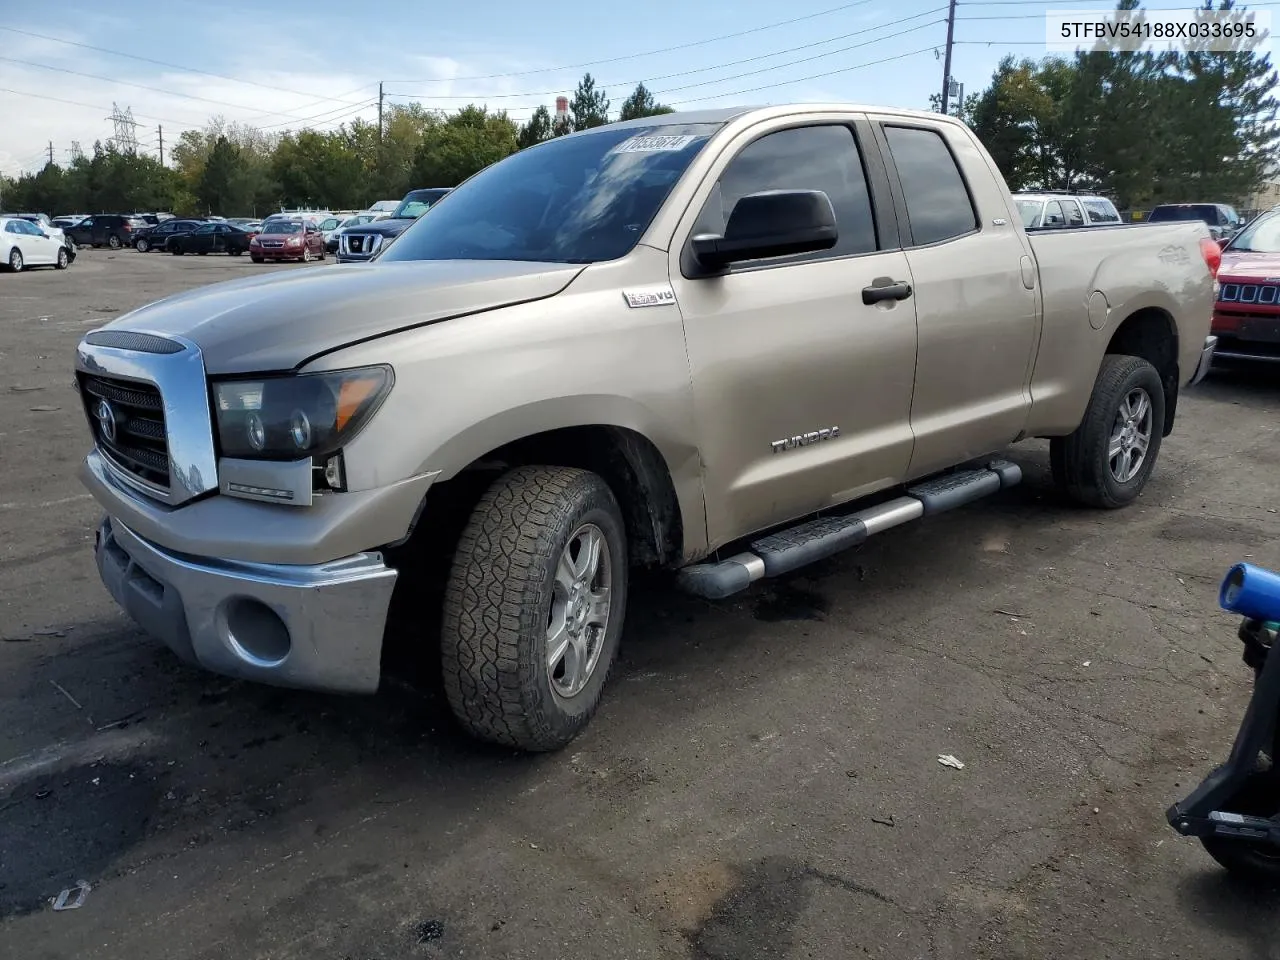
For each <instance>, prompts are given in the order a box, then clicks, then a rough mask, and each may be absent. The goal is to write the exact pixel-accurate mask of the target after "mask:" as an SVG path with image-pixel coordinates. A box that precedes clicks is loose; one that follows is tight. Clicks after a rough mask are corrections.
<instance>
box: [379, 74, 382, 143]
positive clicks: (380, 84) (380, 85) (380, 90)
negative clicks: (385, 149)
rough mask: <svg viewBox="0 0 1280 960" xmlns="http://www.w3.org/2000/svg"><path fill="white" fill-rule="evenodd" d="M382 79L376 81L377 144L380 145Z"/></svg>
mask: <svg viewBox="0 0 1280 960" xmlns="http://www.w3.org/2000/svg"><path fill="white" fill-rule="evenodd" d="M382 96H383V95H382V81H381V80H379V81H378V146H382Z"/></svg>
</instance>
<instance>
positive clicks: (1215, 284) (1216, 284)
mask: <svg viewBox="0 0 1280 960" xmlns="http://www.w3.org/2000/svg"><path fill="white" fill-rule="evenodd" d="M1221 292H1222V284H1220V283H1219V282H1218V281H1217V280H1214V281H1213V299H1214V300H1217V299H1218V294H1219V293H1221Z"/></svg>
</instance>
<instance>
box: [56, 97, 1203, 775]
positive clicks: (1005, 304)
mask: <svg viewBox="0 0 1280 960" xmlns="http://www.w3.org/2000/svg"><path fill="white" fill-rule="evenodd" d="M1220 256H1221V254H1220V251H1219V248H1218V246H1217V244H1215V243H1213V242H1212V241H1211V240H1210V239H1209V236H1208V229H1207V227H1206V226H1205V225H1204V224H1203V223H1199V222H1195V223H1174V224H1168V225H1161V226H1145V225H1142V226H1131V225H1123V224H1121V225H1116V226H1113V227H1089V228H1084V229H1080V230H1072V229H1070V228H1067V229H1060V230H1052V231H1046V232H1044V233H1036V234H1033V235H1028V233H1027V232H1026V231H1025V230H1024V229H1023V226H1022V221H1021V218H1020V217H1019V214H1018V210H1017V207H1016V206H1015V204H1014V201H1013V198H1012V196H1011V194H1010V192H1009V190H1008V188H1007V187H1006V185H1005V183H1004V181H1003V179H1002V178H1001V176H1000V174H999V172H998V171H997V169H996V167H995V165H994V163H993V162H992V160H991V158H990V156H989V155H988V154H987V152H986V151H985V150H984V149H983V147H982V145H981V144H980V143H979V142H978V140H977V139H976V138H975V137H974V135H973V133H972V132H971V131H970V130H969V129H968V128H967V127H966V126H964V125H963V124H962V123H960V122H959V121H957V120H954V119H952V118H950V117H945V116H939V115H937V114H932V113H920V112H912V111H902V110H894V109H885V108H876V107H862V106H850V105H843V104H804V105H792V106H775V107H767V108H757V109H747V108H739V109H726V110H712V111H703V112H691V113H683V114H681V113H676V114H670V115H666V116H661V117H650V118H644V119H641V120H635V121H628V122H623V123H615V124H610V125H607V126H602V127H597V128H594V129H591V130H588V131H582V132H580V133H575V134H572V135H569V136H565V137H560V138H556V139H554V140H551V141H548V142H546V143H543V144H539V145H537V146H534V147H531V148H529V149H526V150H522V151H520V152H519V153H516V154H514V155H513V156H511V157H509V158H507V159H505V160H503V161H501V162H499V163H497V164H494V165H492V166H490V167H488V168H486V169H485V170H483V171H481V172H480V173H478V174H476V175H475V176H473V177H472V178H471V179H469V180H467V181H466V182H464V183H463V184H462V185H461V186H459V187H458V188H456V189H455V190H454V191H453V192H452V193H451V194H450V196H449V198H448V202H447V203H441V204H439V205H438V206H436V207H434V208H433V209H432V212H431V214H430V216H425V217H421V218H419V219H417V220H416V221H414V222H413V223H412V224H411V225H408V227H407V229H406V230H405V231H404V232H403V234H401V235H400V236H399V237H398V239H397V240H396V241H395V243H394V244H391V245H389V246H387V247H385V248H384V249H383V250H382V251H381V252H380V254H379V255H378V256H377V258H376V259H375V260H374V261H373V262H370V263H364V264H353V265H350V266H348V267H342V268H337V269H332V270H319V271H303V272H289V273H283V274H274V275H270V276H258V277H252V278H248V279H243V280H236V281H231V282H227V283H220V284H215V285H212V286H209V287H205V288H202V289H196V290H192V291H189V292H187V293H183V294H180V295H178V296H174V297H170V298H168V299H166V300H161V301H159V302H157V303H153V304H150V305H147V306H144V307H142V308H140V309H138V310H135V311H133V312H131V313H128V314H126V315H124V316H122V317H120V318H118V319H117V320H115V321H114V322H112V323H110V324H108V325H106V326H105V327H102V328H100V329H98V330H95V331H93V332H91V333H89V334H87V335H86V336H85V337H84V338H83V340H82V341H81V343H80V345H79V347H78V350H77V355H76V372H77V373H76V375H77V380H78V384H79V388H80V392H81V397H82V400H83V405H84V410H85V414H86V419H87V423H88V426H89V429H90V431H91V433H92V437H93V441H94V446H93V449H92V450H91V452H90V453H89V454H88V456H87V458H86V459H85V461H84V463H83V466H82V470H81V477H82V479H83V481H84V483H85V484H86V485H87V487H88V489H89V490H90V491H91V492H92V494H93V496H94V497H95V498H96V499H97V501H98V503H99V504H100V505H101V506H102V508H103V509H104V511H105V516H104V517H103V519H102V521H101V524H100V526H99V528H98V531H97V538H96V548H95V553H96V557H97V563H98V567H99V570H100V573H101V576H102V579H103V582H104V583H105V584H106V586H107V588H108V590H109V591H110V593H111V594H112V596H113V597H114V598H115V599H116V601H117V602H118V603H119V604H120V605H121V606H122V607H123V608H124V609H125V610H126V611H128V613H129V614H130V615H132V617H133V618H134V619H135V620H136V621H137V622H138V623H139V624H141V625H142V626H143V627H144V628H145V630H146V631H147V632H149V633H151V634H152V635H154V636H156V637H158V638H160V639H162V640H163V641H164V642H166V643H167V644H168V645H169V646H170V647H171V648H172V649H173V650H174V651H175V652H176V653H178V654H179V655H180V656H181V657H183V658H184V659H186V660H188V661H189V662H191V663H193V664H197V665H199V666H202V667H204V668H206V669H209V670H213V671H217V672H219V673H223V674H227V675H231V676H236V677H241V678H246V679H249V680H256V681H261V682H265V683H271V684H278V685H284V686H295V687H305V688H312V689H320V690H329V691H343V692H351V693H371V692H373V691H375V690H377V689H378V686H379V683H380V681H381V679H382V677H383V676H384V674H385V672H386V670H385V666H386V662H387V656H388V654H389V652H390V651H391V650H392V649H395V648H396V646H397V644H401V643H404V644H408V645H409V647H410V649H412V650H414V651H416V652H417V653H418V654H420V655H424V656H431V657H436V658H438V659H439V663H440V664H441V667H442V676H443V686H444V692H445V694H446V696H447V698H448V701H449V703H450V705H451V706H452V708H453V711H454V713H455V715H456V716H457V718H458V720H459V722H460V723H461V725H462V726H463V727H464V728H465V729H466V730H467V731H469V732H470V733H471V734H473V735H475V736H477V737H480V738H483V739H487V740H491V741H496V742H499V743H502V744H507V745H509V746H513V747H516V748H520V749H525V750H535V751H536V750H550V749H556V748H559V747H562V746H564V745H565V744H567V743H568V742H570V741H571V740H572V739H573V738H574V737H575V736H577V734H578V733H579V732H581V730H582V729H583V728H584V727H585V726H586V724H587V723H588V721H589V720H590V718H591V717H592V715H593V714H594V713H595V711H596V709H597V706H598V704H599V702H600V698H601V695H602V691H603V689H604V686H605V682H606V678H607V677H608V674H609V671H610V667H611V666H612V664H613V663H614V661H615V658H616V656H617V652H618V647H619V642H620V640H621V635H622V628H623V621H624V617H625V613H626V606H627V590H628V583H629V577H630V571H632V570H633V569H635V568H637V567H655V568H664V569H668V570H670V571H672V572H674V574H675V581H676V583H677V584H678V585H680V586H681V587H683V588H684V589H686V590H689V591H691V592H693V593H695V594H698V595H701V596H703V597H707V598H713V599H714V598H720V597H725V596H729V595H732V594H733V593H735V592H737V591H740V590H745V589H748V588H749V587H750V585H751V584H752V583H753V582H754V581H756V580H759V579H760V578H763V577H774V576H779V575H782V574H785V573H787V572H789V571H791V570H795V569H797V568H799V567H802V566H803V565H805V564H807V563H810V562H813V561H815V560H818V559H821V558H823V557H827V556H830V555H832V554H833V553H835V552H837V551H839V550H844V549H847V548H849V547H853V546H855V545H857V544H859V543H861V542H863V541H865V540H866V539H867V538H868V537H870V536H875V535H879V534H881V533H883V532H885V531H887V530H889V529H891V528H893V527H895V526H897V525H899V524H903V523H907V522H911V521H914V520H916V519H918V518H922V517H928V516H930V515H932V514H935V513H938V512H939V511H943V510H947V509H950V508H953V507H957V506H960V505H961V504H964V503H967V502H970V501H972V500H974V499H976V498H978V497H981V496H985V495H989V494H995V493H998V491H1000V490H1002V489H1004V488H1007V487H1008V486H1010V485H1012V484H1015V483H1017V482H1019V480H1020V478H1021V472H1020V469H1019V468H1018V466H1017V465H1016V464H1015V463H1012V462H1010V461H1008V460H1006V459H1004V458H1003V456H1002V452H1003V451H1004V450H1005V448H1007V447H1008V446H1009V445H1010V444H1012V443H1015V442H1017V441H1019V440H1023V439H1026V438H1049V440H1050V454H1051V460H1052V467H1053V477H1054V479H1055V480H1056V482H1057V484H1058V485H1059V486H1060V487H1061V489H1062V490H1063V491H1064V492H1065V494H1066V495H1067V496H1069V497H1071V498H1073V499H1074V500H1076V501H1078V502H1079V503H1081V504H1085V505H1088V506H1090V507H1093V508H1117V507H1122V506H1124V505H1126V504H1128V503H1130V502H1132V501H1133V500H1134V499H1135V498H1137V497H1138V496H1139V495H1140V493H1141V492H1142V490H1143V488H1144V486H1145V485H1146V483H1147V481H1148V478H1149V477H1150V476H1151V473H1152V470H1153V469H1154V467H1155V464H1156V459H1157V456H1158V454H1159V451H1160V446H1161V440H1162V438H1164V437H1165V436H1167V435H1168V434H1169V433H1170V432H1171V431H1172V429H1173V427H1174V422H1175V413H1176V409H1177V403H1178V398H1179V395H1180V391H1182V390H1183V389H1184V388H1186V387H1188V386H1189V385H1191V384H1193V383H1195V382H1197V381H1198V379H1199V378H1200V377H1202V376H1203V375H1204V372H1205V370H1206V369H1207V367H1208V365H1209V363H1210V361H1211V358H1212V355H1213V349H1214V343H1215V341H1214V338H1213V337H1212V336H1210V332H1209V323H1210V314H1211V310H1212V285H1213V272H1214V270H1215V269H1216V268H1217V264H1218V262H1219V259H1220ZM391 624H395V628H394V629H392V627H391V626H390V625H391Z"/></svg>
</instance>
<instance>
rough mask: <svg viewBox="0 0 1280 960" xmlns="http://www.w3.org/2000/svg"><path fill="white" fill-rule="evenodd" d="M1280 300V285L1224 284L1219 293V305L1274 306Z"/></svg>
mask: <svg viewBox="0 0 1280 960" xmlns="http://www.w3.org/2000/svg"><path fill="white" fill-rule="evenodd" d="M1278 298H1280V284H1275V283H1223V284H1222V289H1221V290H1220V291H1219V292H1218V302H1219V303H1260V304H1264V305H1273V304H1275V303H1276V301H1277V299H1278Z"/></svg>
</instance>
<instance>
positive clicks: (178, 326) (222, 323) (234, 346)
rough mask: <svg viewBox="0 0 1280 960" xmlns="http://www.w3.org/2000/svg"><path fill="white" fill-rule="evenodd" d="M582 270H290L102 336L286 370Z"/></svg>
mask: <svg viewBox="0 0 1280 960" xmlns="http://www.w3.org/2000/svg"><path fill="white" fill-rule="evenodd" d="M583 269H584V268H583V266H582V265H581V264H558V263H524V262H512V261H502V260H421V261H404V262H398V263H386V264H377V263H370V264H347V265H343V266H333V267H321V268H318V269H314V270H290V271H287V272H281V273H271V274H266V275H265V276H259V277H249V278H247V279H244V280H232V281H229V282H227V283H217V284H213V285H211V286H207V287H198V288H196V289H194V290H190V291H188V292H186V293H181V294H178V295H177V296H174V297H169V298H167V299H165V300H160V301H157V302H156V303H152V304H148V305H147V306H145V307H141V308H139V309H137V310H134V311H132V312H131V313H126V314H125V315H124V316H122V317H120V318H118V319H116V320H114V321H112V322H111V323H109V324H107V325H106V326H105V327H103V328H102V329H106V330H134V331H139V332H144V333H153V334H157V335H159V336H179V337H185V338H186V339H188V340H191V341H192V342H194V343H195V344H196V345H197V346H199V347H200V349H201V351H202V352H203V353H204V361H205V368H206V370H207V371H208V372H209V373H210V374H238V373H266V372H270V371H280V370H292V369H294V368H296V367H298V366H299V365H301V364H302V363H303V362H304V361H306V360H308V359H310V358H312V357H315V356H317V355H318V354H322V353H328V352H329V351H331V350H335V349H337V348H339V347H344V346H348V345H350V344H352V343H356V342H357V341H361V340H368V339H371V338H373V337H380V336H384V335H386V334H389V333H395V332H397V331H400V330H406V329H409V328H411V327H416V326H422V325H424V324H428V323H434V322H436V321H439V320H448V319H450V318H453V317H458V316H461V315H464V314H470V313H480V312H482V311H485V310H494V309H497V308H498V307H504V306H510V305H512V304H516V303H524V302H527V301H530V300H541V299H544V298H546V297H552V296H555V295H556V294H557V293H559V292H560V291H561V290H563V289H564V288H565V287H567V286H568V285H569V283H570V282H571V281H572V280H573V278H574V277H576V276H577V275H578V274H579V273H581V272H582V270H583Z"/></svg>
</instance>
